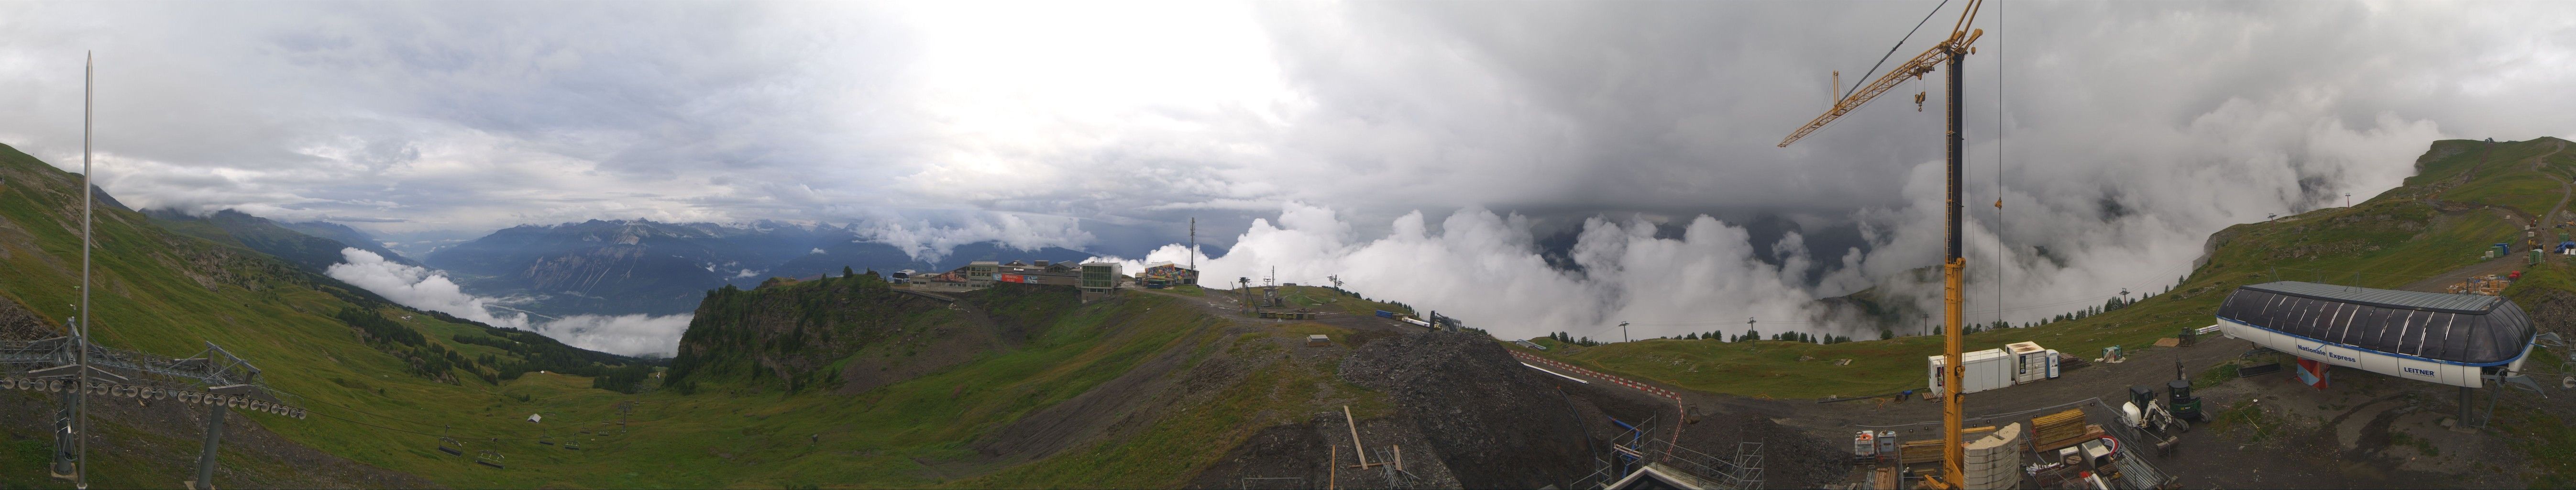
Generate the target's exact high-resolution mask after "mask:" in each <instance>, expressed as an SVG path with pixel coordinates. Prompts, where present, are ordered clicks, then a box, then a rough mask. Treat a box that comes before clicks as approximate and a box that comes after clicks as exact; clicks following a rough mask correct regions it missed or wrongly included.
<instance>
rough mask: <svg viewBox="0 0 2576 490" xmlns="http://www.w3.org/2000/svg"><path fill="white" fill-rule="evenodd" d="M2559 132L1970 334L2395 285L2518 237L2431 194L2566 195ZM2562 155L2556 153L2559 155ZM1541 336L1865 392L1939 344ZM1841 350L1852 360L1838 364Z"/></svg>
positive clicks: (2132, 323) (1763, 391)
mask: <svg viewBox="0 0 2576 490" xmlns="http://www.w3.org/2000/svg"><path fill="white" fill-rule="evenodd" d="M2562 143H2563V142H2562V141H2559V140H2556V139H2551V138H2543V139H2540V140H2535V141H2528V142H2509V143H2483V142H2474V141H2465V140H2454V141H2442V142H2437V143H2435V144H2434V146H2433V150H2432V151H2431V152H2429V153H2427V154H2426V157H2425V159H2424V162H2425V163H2424V164H2423V165H2422V166H2421V167H2422V169H2423V171H2424V172H2426V175H2424V176H2419V177H2416V178H2413V179H2409V180H2408V181H2407V182H2409V185H2407V186H2403V187H2398V188H2396V189H2392V190H2390V191H2388V192H2385V193H2382V194H2380V195H2379V196H2376V197H2373V198H2371V199H2369V200H2368V201H2364V202H2361V203H2356V204H2355V205H2354V206H2353V207H2349V208H2328V209H2321V210H2316V211H2311V212H2308V213H2304V214H2300V215H2296V216H2290V217H2285V218H2281V219H2277V220H2273V221H2268V222H2262V223H2248V224H2241V225H2236V226H2231V227H2228V228H2227V229H2225V230H2222V231H2220V232H2218V233H2217V234H2215V235H2213V236H2212V238H2211V239H2212V243H2214V244H2215V245H2216V251H2215V253H2213V254H2211V255H2210V256H2209V257H2207V259H2208V260H2207V261H2206V262H2205V263H2203V264H2202V265H2201V266H2200V267H2199V268H2198V269H2196V270H2194V271H2192V274H2191V275H2190V277H2189V278H2188V279H2187V280H2185V281H2184V282H2183V284H2181V285H2180V286H2178V287H2175V288H2173V290H2172V291H2171V292H2169V293H2166V294H2161V295H2156V296H2152V297H2149V298H2147V299H2144V300H2141V301H2139V302H2137V303H2134V304H2131V305H2129V306H2127V307H2125V308H2121V309H2118V310H2113V311H2110V312H2106V313H2103V314H2100V315H2095V316H2092V317H2088V318H2084V319H2081V320H2074V321H2064V322H2056V323H2052V324H2049V325H2045V326H2040V327H2035V328H2012V329H2000V330H1992V331H1986V332H1979V333H1975V334H1971V335H1968V337H1967V346H1968V348H1969V349H1988V348H1995V347H2002V346H2003V345H2004V344H2007V343H2012V342H2021V341H2036V342H2039V343H2040V345H2043V346H2047V347H2049V348H2052V349H2058V350H2060V351H2063V352H2068V353H2073V354H2077V355H2086V356H2092V355H2096V354H2097V353H2098V352H2100V349H2101V348H2102V347H2107V346H2112V345H2119V346H2123V347H2124V348H2127V349H2133V350H2136V349H2148V348H2153V347H2152V346H2151V344H2152V343H2153V342H2154V340H2155V339H2157V338H2160V337H2170V336H2173V335H2174V334H2175V333H2176V332H2178V331H2180V330H2181V329H2183V328H2186V327H2199V326H2204V325H2209V324H2212V323H2215V320H2214V319H2213V318H2212V317H2211V315H2212V312H2213V311H2215V310H2216V309H2217V305H2218V303H2219V302H2220V301H2221V300H2224V299H2225V298H2226V295H2227V294H2228V293H2229V292H2231V291H2234V290H2235V287H2236V286H2241V285H2245V284H2254V283H2262V282H2269V281H2274V280H2300V281H2320V282H2330V283H2335V284H2354V285H2360V286H2367V287H2383V288H2387V287H2397V286H2400V285H2404V284H2406V283H2409V282H2413V281H2415V280H2417V279H2419V278H2420V277H2419V276H2430V275H2434V274H2437V273H2440V272H2444V271H2448V270H2451V269H2456V268H2459V267H2463V266H2467V265H2471V264H2475V263H2478V262H2480V261H2481V259H2480V254H2482V253H2484V251H2485V249H2484V248H2483V247H2485V246H2486V245H2487V244H2491V243H2496V242H2503V241H2508V240H2512V239H2514V238H2515V237H2518V236H2520V235H2521V233H2520V229H2519V227H2518V226H2516V225H2515V224H2514V222H2512V221H2509V220H2508V219H2507V218H2505V217H2504V216H2503V215H2502V214H2501V213H2498V212H2495V211H2491V210H2479V209H2477V208H2476V207H2474V206H2465V207H2464V206H2458V205H2456V204H2449V203H2437V202H2433V201H2431V200H2428V199H2425V198H2426V197H2430V196H2434V195H2442V196H2445V197H2444V198H2443V199H2447V200H2450V201H2452V202H2458V201H2460V200H2466V199H2477V200H2481V201H2479V202H2482V203H2485V202H2490V201H2491V202H2492V203H2493V204H2496V205H2505V206H2534V205H2536V206H2537V207H2538V208H2537V209H2535V210H2533V211H2531V214H2533V215H2537V214H2539V213H2542V212H2546V211H2548V207H2549V206H2551V205H2554V204H2555V203H2556V202H2557V200H2558V199H2559V197H2560V196H2562V195H2563V194H2560V186H2559V184H2557V183H2556V182H2557V181H2554V180H2546V179H2549V178H2551V177H2547V176H2543V175H2541V174H2539V173H2537V172H2536V171H2533V170H2530V169H2531V168H2532V167H2531V161H2532V160H2531V159H2532V158H2533V157H2537V156H2541V155H2544V154H2548V153H2549V152H2550V151H2552V150H2554V149H2555V148H2556V147H2557V145H2559V144H2562ZM2556 158H2557V157H2556V156H2552V157H2551V160H2549V161H2552V162H2557V161H2559V160H2556ZM2568 163H2570V165H2569V166H2568V167H2567V168H2569V169H2576V160H2569V161H2568ZM2553 171H2555V170H2553ZM2562 175H2563V174H2562ZM2524 181H2542V182H2544V183H2546V184H2547V185H2546V187H2547V190H2548V193H2546V195H2545V196H2542V197H2543V198H2525V197H2521V196H2512V195H2511V194H2510V192H2507V191H2505V189H2515V188H2518V187H2515V186H2517V185H2521V184H2520V183H2521V182H2524ZM2442 189H2449V192H2441V190H2442ZM2463 190H2467V192H2464V191H2463ZM2544 198H2545V199H2544ZM2543 201H2545V202H2543ZM2535 203H2536V204H2535ZM2443 206H2448V207H2449V208H2450V210H2447V211H2446V210H2445V209H2444V207H2443ZM2526 284H2530V285H2532V286H2529V287H2558V286H2543V285H2552V284H2557V283H2555V282H2549V280H2547V279H2543V280H2542V281H2539V282H2532V281H2526ZM1728 333H1742V332H1728ZM1537 341H1540V342H1544V343H1547V344H1549V345H1551V347H1556V348H1555V349H1554V350H1551V351H1549V352H1548V353H1547V355H1550V356H1557V357H1560V358H1564V359H1567V360H1569V361H1572V362H1576V363H1580V364H1585V365H1588V366H1591V367H1594V368H1597V369H1606V370H1611V371H1617V372H1621V373H1626V374H1631V375H1635V376H1639V377H1644V378H1650V379H1654V380H1657V381H1661V382H1664V383H1668V384H1671V385H1674V386H1680V387H1684V388H1690V389H1694V390H1700V391H1707V392H1715V393H1732V394H1740V395H1747V396H1759V397H1772V398H1823V397H1828V396H1842V397H1850V396H1869V395H1878V394H1885V393H1891V392H1894V391H1897V390H1903V389H1912V388H1920V387H1922V386H1923V384H1924V379H1923V365H1924V364H1923V359H1924V357H1925V356H1931V355H1938V354H1939V353H1940V350H1941V339H1940V338H1938V337H1902V338H1897V339H1894V340H1886V341H1863V342H1850V343H1841V344H1832V345H1820V344H1808V343H1799V342H1779V341H1756V342H1749V343H1727V342H1721V341H1717V340H1647V341H1639V342H1628V343H1614V344H1605V345H1600V346H1596V347H1557V344H1556V343H1555V342H1553V341H1549V340H1547V339H1538V340H1537ZM1802 358H1809V359H1810V360H1803V361H1802V360H1801V359H1802ZM1836 359H1851V360H1852V362H1851V364H1850V365H1847V366H1835V365H1832V364H1831V363H1832V362H1833V361H1834V360H1836Z"/></svg>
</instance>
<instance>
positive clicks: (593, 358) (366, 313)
mask: <svg viewBox="0 0 2576 490" xmlns="http://www.w3.org/2000/svg"><path fill="white" fill-rule="evenodd" d="M430 315H432V316H433V317H437V318H442V319H448V320H449V321H454V322H458V323H466V324H471V325H479V326H482V327H484V328H485V330H484V332H485V333H488V334H490V335H488V336H486V335H470V334H456V335H455V336H453V337H450V338H449V339H448V340H452V341H455V342H456V343H459V344H472V345H483V346H490V347H494V348H498V349H501V350H503V351H506V352H509V353H510V354H511V355H512V356H515V359H514V358H511V357H502V356H497V355H492V354H483V355H480V356H472V357H468V356H467V355H465V353H463V352H460V351H458V350H456V349H451V348H448V347H447V345H446V344H440V343H433V342H430V341H429V339H428V338H427V337H423V336H422V335H421V334H420V331H418V330H413V329H412V328H411V327H409V326H405V325H403V324H402V323H399V322H396V321H394V320H392V319H388V318H385V316H384V315H383V314H379V313H377V312H376V311H375V310H372V309H367V308H361V307H355V306H351V307H343V308H341V309H340V311H339V312H337V313H333V314H332V315H331V317H332V318H334V319H337V320H340V322H341V323H344V324H348V325H349V327H350V328H352V329H356V330H357V331H358V333H359V336H360V337H361V338H362V339H363V340H365V341H366V343H367V345H369V346H373V347H375V348H376V350H379V351H383V352H384V353H386V354H392V355H394V357H399V358H403V359H404V360H405V361H408V362H409V363H410V364H411V371H412V374H413V375H415V376H420V377H423V378H429V379H434V380H439V381H443V382H448V383H455V382H457V379H456V376H455V375H454V374H452V372H451V371H452V370H460V369H461V370H463V371H465V372H467V373H471V374H472V375H473V376H474V377H476V378H481V379H482V380H483V382H486V383H492V384H500V383H501V382H502V381H508V380H513V379H519V376H520V375H523V374H527V373H528V372H531V371H552V372H558V373H564V374H570V375H575V376H600V375H601V374H603V373H605V372H607V370H608V369H609V367H610V366H625V367H624V369H628V370H632V369H643V370H644V371H645V372H646V373H647V374H648V375H649V373H650V372H651V371H652V368H653V366H652V365H651V364H650V363H647V362H645V361H643V360H639V359H631V358H627V357H625V356H619V355H615V354H608V353H604V352H596V351H588V350H582V349H578V348H574V347H572V346H568V345H564V344H563V342H559V341H556V340H555V339H553V338H548V337H546V336H545V335H542V334H538V333H536V332H529V331H524V330H517V329H507V328H495V327H492V326H490V325H483V324H481V323H477V322H473V321H470V320H463V319H458V318H456V317H454V316H450V315H447V314H445V313H435V312H432V313H430ZM594 383H596V381H594Z"/></svg>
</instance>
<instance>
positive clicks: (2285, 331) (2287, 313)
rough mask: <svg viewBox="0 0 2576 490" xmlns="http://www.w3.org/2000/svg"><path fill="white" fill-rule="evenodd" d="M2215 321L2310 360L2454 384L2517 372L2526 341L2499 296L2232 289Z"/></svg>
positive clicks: (2524, 327)
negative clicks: (2234, 290) (2233, 290)
mask: <svg viewBox="0 0 2576 490" xmlns="http://www.w3.org/2000/svg"><path fill="white" fill-rule="evenodd" d="M2218 324H2219V328H2220V329H2221V330H2222V331H2225V332H2226V333H2227V335H2228V336H2230V337H2236V338H2240V339H2246V340H2251V341H2253V342H2254V343H2255V344H2257V345H2262V346H2264V347H2268V348H2271V349H2272V350H2277V351H2281V352H2286V353H2290V354H2291V355H2295V356H2299V357H2301V358H2305V359H2308V360H2311V361H2316V362H2323V363H2326V364H2331V365H2336V366H2343V367H2349V368H2355V369H2361V370H2365V371H2370V372H2375V373H2380V374H2386V375H2389V376H2395V377H2399V378H2405V379H2412V380H2417V381H2426V382H2433V383H2441V384H2447V385H2453V386H2459V387H2463V388H2477V387H2481V386H2484V383H2485V382H2486V381H2489V380H2488V379H2487V378H2488V377H2489V376H2495V377H2498V378H2499V379H2500V378H2501V377H2502V376H2505V375H2508V374H2510V373H2513V372H2518V371H2520V370H2521V367H2522V362H2523V360H2524V359H2525V356H2527V355H2528V354H2530V353H2531V349H2532V347H2533V346H2534V345H2535V342H2534V340H2535V338H2536V336H2535V330H2534V329H2533V328H2532V325H2531V317H2530V316H2529V315H2526V314H2524V313H2523V311H2522V307H2520V306H2516V305H2514V303H2513V301H2510V300H2506V299H2504V298H2501V297H2496V296H2486V295H2477V294H2443V293H2425V292H2416V291H2396V290H2388V289H2369V288H2358V287H2350V286H2335V285H2329V284H2317V283H2310V282H2297V281H2279V282H2269V283H2263V284H2254V285H2248V286H2242V287H2238V288H2237V289H2236V292H2235V293H2232V294H2229V295H2228V297H2227V301H2226V302H2225V303H2222V304H2220V305H2219V307H2218Z"/></svg>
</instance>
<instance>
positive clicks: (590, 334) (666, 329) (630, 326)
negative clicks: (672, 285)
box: [534, 315, 690, 357]
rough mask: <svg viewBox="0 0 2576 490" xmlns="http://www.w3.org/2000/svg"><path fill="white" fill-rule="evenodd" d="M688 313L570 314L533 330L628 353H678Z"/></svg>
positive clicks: (597, 348) (592, 347)
mask: <svg viewBox="0 0 2576 490" xmlns="http://www.w3.org/2000/svg"><path fill="white" fill-rule="evenodd" d="M689 318H690V315H663V316H653V315H573V316H568V317H563V318H561V319H557V320H554V321H549V322H545V323H542V324H538V325H536V328H535V329H534V331H535V332H537V333H540V334H545V336H547V337H554V338H555V339H556V340H561V341H563V343H565V344H569V345H571V346H573V347H580V348H584V349H590V350H595V351H600V352H607V353H611V354H625V355H630V356H645V355H660V356H663V357H669V356H671V355H674V354H676V353H678V351H679V348H680V334H681V333H682V332H687V331H688V330H689Z"/></svg>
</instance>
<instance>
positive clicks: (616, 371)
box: [590, 363, 653, 395]
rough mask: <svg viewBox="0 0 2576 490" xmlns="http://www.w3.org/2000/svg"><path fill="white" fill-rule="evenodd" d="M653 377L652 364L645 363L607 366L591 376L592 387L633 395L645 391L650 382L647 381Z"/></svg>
mask: <svg viewBox="0 0 2576 490" xmlns="http://www.w3.org/2000/svg"><path fill="white" fill-rule="evenodd" d="M652 378H653V366H652V365H650V364H643V363H634V364H627V365H624V366H618V367H612V368H607V369H605V370H603V371H602V372H600V373H599V375H598V376H593V377H591V378H590V387H592V388H598V389H603V390H609V391H615V392H618V393H625V394H629V395H632V394H635V393H636V392H640V391H644V388H645V386H646V385H647V384H648V383H647V381H648V380H651V379H652Z"/></svg>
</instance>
